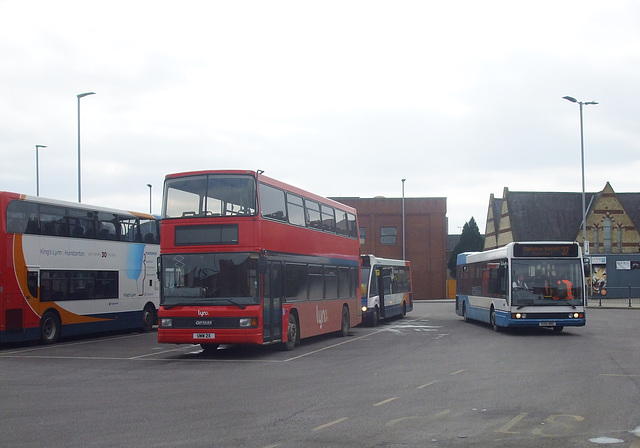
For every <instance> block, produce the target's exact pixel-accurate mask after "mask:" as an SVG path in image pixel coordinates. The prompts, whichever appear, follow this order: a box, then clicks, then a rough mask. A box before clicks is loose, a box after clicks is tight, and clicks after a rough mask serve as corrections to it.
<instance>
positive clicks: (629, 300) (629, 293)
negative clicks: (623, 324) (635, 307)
mask: <svg viewBox="0 0 640 448" xmlns="http://www.w3.org/2000/svg"><path fill="white" fill-rule="evenodd" d="M629 308H631V285H629Z"/></svg>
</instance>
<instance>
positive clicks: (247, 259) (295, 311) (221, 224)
mask: <svg viewBox="0 0 640 448" xmlns="http://www.w3.org/2000/svg"><path fill="white" fill-rule="evenodd" d="M161 218H162V219H161V242H160V246H161V257H160V266H159V272H160V276H161V291H160V309H159V311H158V318H159V324H158V341H159V342H162V343H175V344H201V346H202V348H203V350H204V351H205V352H213V351H214V350H215V349H217V348H218V346H219V345H220V344H270V343H276V342H279V343H282V344H283V346H284V347H285V348H286V349H287V350H293V348H294V347H295V345H296V344H298V343H299V341H300V339H301V338H305V337H310V336H316V335H319V334H323V333H330V332H337V333H338V334H340V335H342V336H346V335H347V334H348V332H349V329H350V328H351V327H352V326H355V325H357V324H359V323H360V322H361V321H362V311H361V303H360V268H359V256H360V242H359V240H358V223H357V218H356V211H355V209H353V208H351V207H348V206H346V205H343V204H340V203H338V202H335V201H332V200H330V199H326V198H322V197H320V196H317V195H315V194H312V193H308V192H306V191H303V190H301V189H299V188H296V187H293V186H291V185H287V184H285V183H283V182H279V181H277V180H274V179H271V178H269V177H267V176H264V175H263V174H262V171H239V170H224V171H196V172H188V173H178V174H169V175H167V176H166V178H165V184H164V193H163V202H162V216H161Z"/></svg>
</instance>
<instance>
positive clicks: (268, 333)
mask: <svg viewBox="0 0 640 448" xmlns="http://www.w3.org/2000/svg"><path fill="white" fill-rule="evenodd" d="M262 310H263V312H262V328H263V330H262V331H263V341H264V342H271V341H279V340H282V263H280V262H269V263H268V264H267V270H266V272H265V273H264V303H263V307H262Z"/></svg>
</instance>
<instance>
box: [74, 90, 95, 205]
mask: <svg viewBox="0 0 640 448" xmlns="http://www.w3.org/2000/svg"><path fill="white" fill-rule="evenodd" d="M88 95H95V92H87V93H79V94H78V95H77V97H78V202H82V193H81V189H82V187H81V182H80V98H84V97H85V96H88Z"/></svg>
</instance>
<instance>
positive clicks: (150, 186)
mask: <svg viewBox="0 0 640 448" xmlns="http://www.w3.org/2000/svg"><path fill="white" fill-rule="evenodd" d="M147 187H149V214H151V213H152V212H151V188H152V185H151V184H147Z"/></svg>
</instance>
